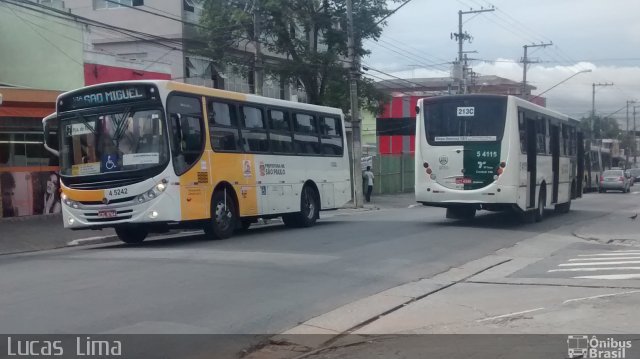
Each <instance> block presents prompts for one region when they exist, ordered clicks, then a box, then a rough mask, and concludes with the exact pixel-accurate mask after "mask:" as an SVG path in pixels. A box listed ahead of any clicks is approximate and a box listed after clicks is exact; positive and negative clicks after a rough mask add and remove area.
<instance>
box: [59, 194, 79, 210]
mask: <svg viewBox="0 0 640 359" xmlns="http://www.w3.org/2000/svg"><path fill="white" fill-rule="evenodd" d="M60 200H62V203H64V204H65V205H67V206H69V207H72V208H75V209H78V208H80V204H79V203H78V202H76V201H73V200H71V199H69V196H67V195H66V194H64V193H63V194H62V196H60Z"/></svg>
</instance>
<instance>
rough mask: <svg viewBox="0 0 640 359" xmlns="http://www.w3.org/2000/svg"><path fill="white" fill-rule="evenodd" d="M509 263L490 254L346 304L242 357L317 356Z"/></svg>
mask: <svg viewBox="0 0 640 359" xmlns="http://www.w3.org/2000/svg"><path fill="white" fill-rule="evenodd" d="M509 261H511V258H508V257H503V256H497V255H488V256H486V257H482V258H480V259H476V260H473V261H470V262H467V263H464V264H462V265H460V266H458V267H452V268H449V269H448V270H445V271H444V272H441V273H438V274H436V275H434V276H433V277H431V278H422V279H419V280H416V281H412V282H408V283H404V284H401V285H399V286H396V287H392V288H389V289H387V290H384V291H382V292H379V293H376V294H373V295H371V296H368V297H365V298H362V299H359V300H356V301H354V302H351V303H348V304H345V305H343V306H341V307H338V308H336V309H334V310H332V311H330V312H328V313H325V314H321V315H319V316H317V317H314V318H311V319H309V320H307V321H305V322H303V323H300V324H299V325H297V326H295V327H293V328H291V329H289V330H287V331H285V332H284V333H281V334H276V335H274V336H272V337H271V338H269V339H267V341H266V343H263V345H260V346H259V347H258V348H257V350H255V351H253V352H249V353H247V354H246V355H244V356H243V358H245V359H258V358H275V357H277V358H295V359H302V358H305V357H308V356H310V355H313V354H317V353H319V352H321V351H324V350H327V349H330V348H331V346H332V345H334V343H335V342H336V341H337V340H339V339H340V338H342V337H344V336H345V335H347V334H358V332H357V331H358V330H359V329H361V328H363V327H364V326H366V325H368V324H370V323H373V322H375V321H376V320H378V319H380V318H382V317H384V316H386V315H388V314H391V313H393V312H395V311H397V310H400V309H402V308H404V307H406V306H408V305H410V304H412V303H414V302H416V301H419V300H421V299H424V298H426V297H428V296H430V295H432V294H435V293H438V292H440V291H442V290H446V289H447V288H449V287H451V286H454V285H456V284H458V283H461V282H464V281H466V280H468V279H471V278H473V277H474V276H476V275H479V274H481V273H483V272H485V271H488V270H491V269H493V268H495V267H498V266H500V265H502V264H505V263H507V262H509ZM291 336H295V337H296V338H300V339H298V340H299V341H300V340H301V342H299V343H294V342H291V341H290V337H291ZM274 354H275V355H274Z"/></svg>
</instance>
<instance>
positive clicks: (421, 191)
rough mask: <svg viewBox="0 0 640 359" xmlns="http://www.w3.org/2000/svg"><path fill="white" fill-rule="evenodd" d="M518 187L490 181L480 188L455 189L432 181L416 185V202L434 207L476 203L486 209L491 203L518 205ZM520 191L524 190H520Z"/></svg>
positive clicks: (519, 194) (478, 206)
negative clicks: (490, 182) (487, 184)
mask: <svg viewBox="0 0 640 359" xmlns="http://www.w3.org/2000/svg"><path fill="white" fill-rule="evenodd" d="M519 189H520V188H519V187H517V186H504V185H499V184H497V183H492V184H490V185H489V186H487V187H484V188H481V189H475V190H456V189H451V188H447V187H444V186H441V185H439V184H438V183H435V182H432V183H427V184H423V185H420V186H416V202H419V203H422V204H424V205H427V206H435V207H455V206H460V205H476V207H477V208H487V209H490V208H491V207H492V205H505V207H506V206H512V205H518V203H519V202H520V200H521V198H520V197H521V193H519V192H521V191H519ZM522 193H525V192H524V191H522ZM525 194H526V193H525ZM522 202H524V199H523V200H522Z"/></svg>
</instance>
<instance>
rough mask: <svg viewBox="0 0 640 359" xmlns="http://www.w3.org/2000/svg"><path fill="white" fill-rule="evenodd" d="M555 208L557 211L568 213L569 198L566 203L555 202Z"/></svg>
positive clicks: (569, 206) (569, 208)
mask: <svg viewBox="0 0 640 359" xmlns="http://www.w3.org/2000/svg"><path fill="white" fill-rule="evenodd" d="M555 210H556V212H557V213H569V211H570V210H571V198H569V201H568V202H566V203H560V204H556V207H555Z"/></svg>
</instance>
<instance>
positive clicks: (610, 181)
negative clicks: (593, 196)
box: [599, 170, 631, 193]
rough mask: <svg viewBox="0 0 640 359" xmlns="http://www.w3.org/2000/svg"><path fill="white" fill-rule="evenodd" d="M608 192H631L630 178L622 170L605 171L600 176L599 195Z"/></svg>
mask: <svg viewBox="0 0 640 359" xmlns="http://www.w3.org/2000/svg"><path fill="white" fill-rule="evenodd" d="M608 190H616V191H622V192H625V193H626V192H631V178H630V176H627V175H625V173H624V171H623V170H606V171H604V172H603V173H602V175H601V176H600V190H599V192H600V193H603V192H606V191H608Z"/></svg>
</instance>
